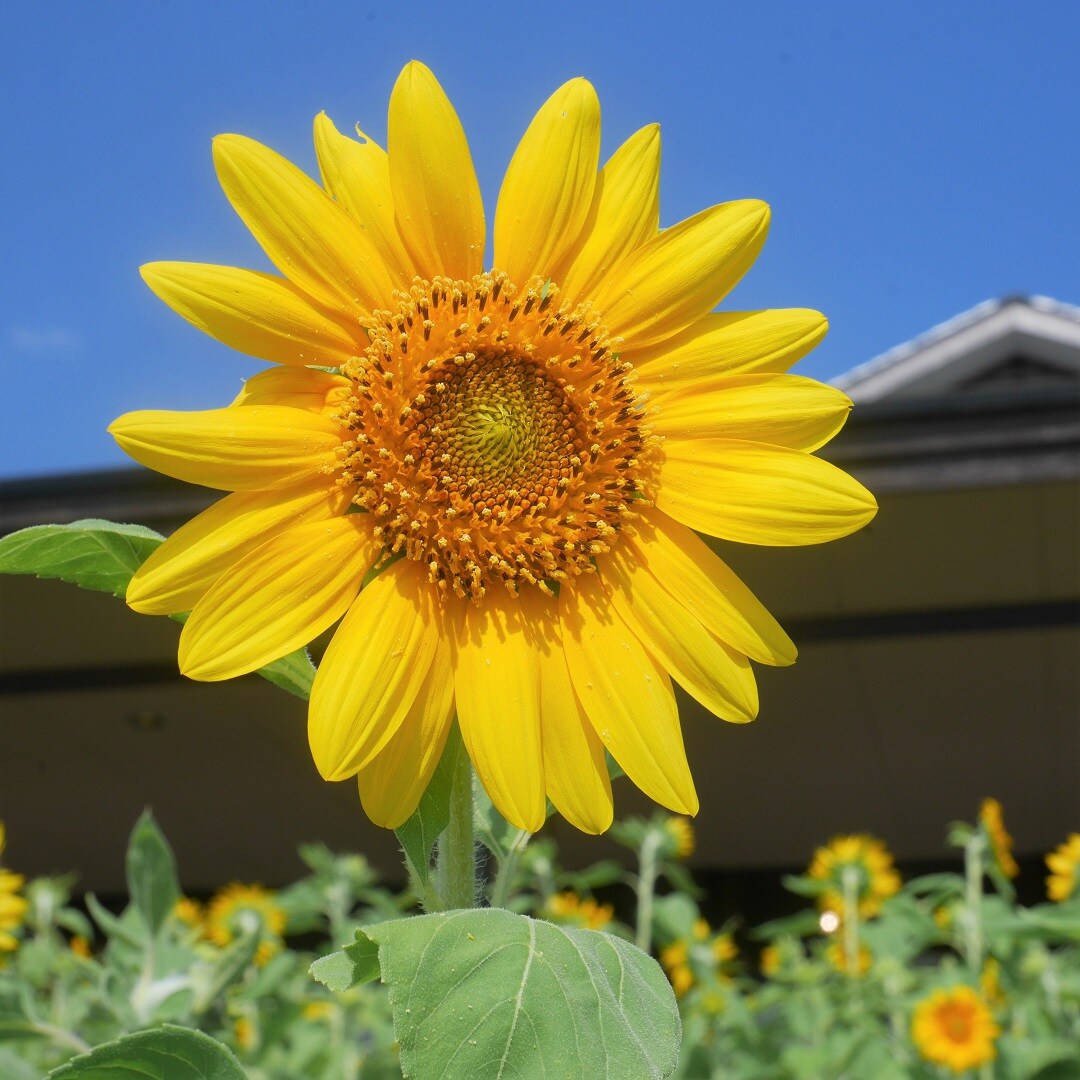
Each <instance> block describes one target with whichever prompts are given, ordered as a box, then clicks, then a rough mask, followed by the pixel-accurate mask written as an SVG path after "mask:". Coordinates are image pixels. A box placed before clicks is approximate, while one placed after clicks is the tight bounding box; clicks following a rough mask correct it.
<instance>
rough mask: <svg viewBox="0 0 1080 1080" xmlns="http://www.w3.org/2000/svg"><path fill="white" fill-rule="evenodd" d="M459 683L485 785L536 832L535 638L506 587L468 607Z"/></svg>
mask: <svg viewBox="0 0 1080 1080" xmlns="http://www.w3.org/2000/svg"><path fill="white" fill-rule="evenodd" d="M454 691H455V695H456V697H457V708H458V724H459V725H460V726H461V737H462V739H463V740H464V742H465V747H466V749H467V750H468V751H469V757H470V758H471V759H472V763H473V766H474V767H475V768H476V774H477V776H478V777H479V778H480V782H481V783H482V784H483V785H484V790H485V791H486V792H487V793H488V795H490V796H491V801H492V802H493V803H494V804H495V806H496V807H497V808H498V810H499V813H501V814H502V816H503V817H504V818H506V820H507V821H509V822H510V823H511V824H512V825H516V826H517V827H518V828H519V829H525V830H526V831H528V832H538V831H539V829H540V827H541V826H542V825H543V824H544V821H545V820H546V818H547V801H546V797H545V793H544V792H545V787H544V759H543V754H542V750H541V740H540V681H539V666H538V664H537V652H536V645H535V642H534V640H533V635H532V634H531V633H530V631H529V628H528V627H527V625H526V620H525V618H524V616H523V611H522V606H521V604H520V603H519V602H518V601H517V599H516V598H514V597H512V596H510V595H509V594H508V593H505V592H504V591H503V590H501V589H498V590H496V589H493V590H491V591H490V592H489V593H488V594H487V595H486V596H485V597H484V604H483V606H482V607H475V606H473V605H468V606H467V607H466V609H465V613H464V618H463V619H462V621H461V627H460V632H459V634H458V639H457V672H456V675H455V680H454Z"/></svg>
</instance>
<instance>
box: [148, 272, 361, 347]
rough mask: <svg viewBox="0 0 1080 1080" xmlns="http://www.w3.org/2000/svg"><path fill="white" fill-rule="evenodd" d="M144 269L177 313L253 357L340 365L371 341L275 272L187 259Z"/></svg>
mask: <svg viewBox="0 0 1080 1080" xmlns="http://www.w3.org/2000/svg"><path fill="white" fill-rule="evenodd" d="M139 272H140V273H141V274H142V279H143V281H145V282H146V284H147V285H149V286H150V288H151V289H153V291H154V292H155V293H156V294H157V296H159V297H160V298H161V299H162V300H164V301H165V303H166V304H168V305H169V307H171V308H172V309H173V311H175V312H177V313H179V314H180V315H183V317H184V318H185V319H187V321H188V322H190V323H192V324H194V325H195V326H197V327H198V328H199V329H200V330H202V331H203V333H206V334H209V335H210V336H211V337H213V338H217V340H218V341H221V342H224V343H225V344H226V345H228V346H230V347H231V348H233V349H238V350H239V351H240V352H242V353H247V354H248V355H249V356H259V357H261V358H262V359H263V360H272V361H273V362H274V363H277V364H318V365H320V366H322V367H337V366H338V365H339V364H343V363H344V362H345V361H346V360H348V359H349V357H350V356H355V355H356V354H357V353H359V352H362V351H363V349H364V344H366V342H365V343H364V344H361V343H359V339H358V337H357V336H354V335H353V334H350V333H349V331H348V330H347V329H346V328H345V327H344V326H342V325H341V324H340V323H338V322H336V321H335V320H334V319H332V318H330V317H329V316H328V315H325V314H324V313H323V312H321V311H319V310H318V309H317V308H316V307H315V306H314V305H313V304H311V302H310V301H309V300H308V299H307V297H306V296H305V295H304V293H302V292H301V291H300V290H299V289H298V288H297V287H296V286H295V285H292V284H290V283H289V282H288V281H285V280H284V279H283V278H279V277H274V276H273V275H272V274H261V273H258V272H257V271H255V270H238V269H236V268H235V267H232V266H212V265H209V264H206V263H182V262H155V263H147V264H146V265H145V266H143V267H141V268H140V270H139ZM357 334H359V327H357Z"/></svg>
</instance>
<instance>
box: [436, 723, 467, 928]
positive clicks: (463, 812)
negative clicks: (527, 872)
mask: <svg viewBox="0 0 1080 1080" xmlns="http://www.w3.org/2000/svg"><path fill="white" fill-rule="evenodd" d="M450 738H451V739H454V738H456V739H460V738H461V735H460V733H459V732H458V730H457V726H456V725H455V726H454V727H453V728H452V729H451V734H450ZM448 745H449V744H448ZM444 753H445V751H444ZM438 879H439V883H440V886H441V887H440V889H439V892H440V894H441V895H442V896H443V898H444V899H445V901H446V906H447V908H448V909H450V910H453V909H455V908H473V907H476V841H475V839H474V838H473V770H472V762H471V761H470V760H469V755H468V754H467V753H465V752H464V750H462V752H461V753H459V754H458V755H457V762H456V764H455V766H454V774H453V778H452V780H451V784H450V821H449V824H448V825H447V826H446V830H445V831H444V832H443V834H442V836H441V837H440V838H439V864H438Z"/></svg>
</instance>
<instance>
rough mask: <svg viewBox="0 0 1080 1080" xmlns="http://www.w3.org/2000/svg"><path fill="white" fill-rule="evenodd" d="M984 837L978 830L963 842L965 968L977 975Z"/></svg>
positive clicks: (980, 954)
mask: <svg viewBox="0 0 1080 1080" xmlns="http://www.w3.org/2000/svg"><path fill="white" fill-rule="evenodd" d="M985 847H986V841H985V839H984V838H983V834H982V832H981V831H980V830H976V831H975V832H974V833H972V834H971V838H970V839H969V840H968V842H967V843H966V844H965V845H964V878H965V888H964V907H963V911H962V915H963V929H964V952H965V953H966V954H967V956H966V959H967V962H968V968H969V969H970V971H971V973H972V974H973V975H974V976H975V977H976V978H978V976H979V975H980V974H981V973H982V962H983V940H982V879H983V852H984V850H985Z"/></svg>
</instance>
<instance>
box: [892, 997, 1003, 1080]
mask: <svg viewBox="0 0 1080 1080" xmlns="http://www.w3.org/2000/svg"><path fill="white" fill-rule="evenodd" d="M1000 1034H1001V1030H1000V1028H998V1026H997V1024H996V1023H994V1018H993V1016H992V1015H991V1013H990V1009H989V1008H988V1007H987V1005H986V1003H985V1002H984V1001H983V999H982V998H981V997H979V995H978V994H977V993H976V992H975V991H974V990H972V989H971V987H970V986H954V987H951V988H950V989H947V990H935V991H934V992H933V993H932V994H931V995H930V996H929V997H927V998H924V999H923V1000H922V1001H921V1002H919V1004H918V1005H917V1006H916V1007H915V1013H914V1016H913V1017H912V1022H911V1037H912V1040H913V1041H914V1043H915V1048H916V1049H917V1050H918V1051H919V1053H920V1054H921V1055H922V1057H923V1058H924V1059H925V1060H927V1061H932V1062H935V1063H936V1064H939V1065H944V1066H945V1067H946V1068H949V1069H951V1070H952V1071H953V1072H955V1073H961V1072H964V1071H965V1070H967V1069H973V1068H975V1067H976V1066H979V1065H984V1064H986V1063H987V1062H988V1061H993V1060H994V1058H995V1057H996V1056H997V1050H996V1048H995V1046H994V1040H995V1039H996V1038H997V1037H998V1035H1000Z"/></svg>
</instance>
